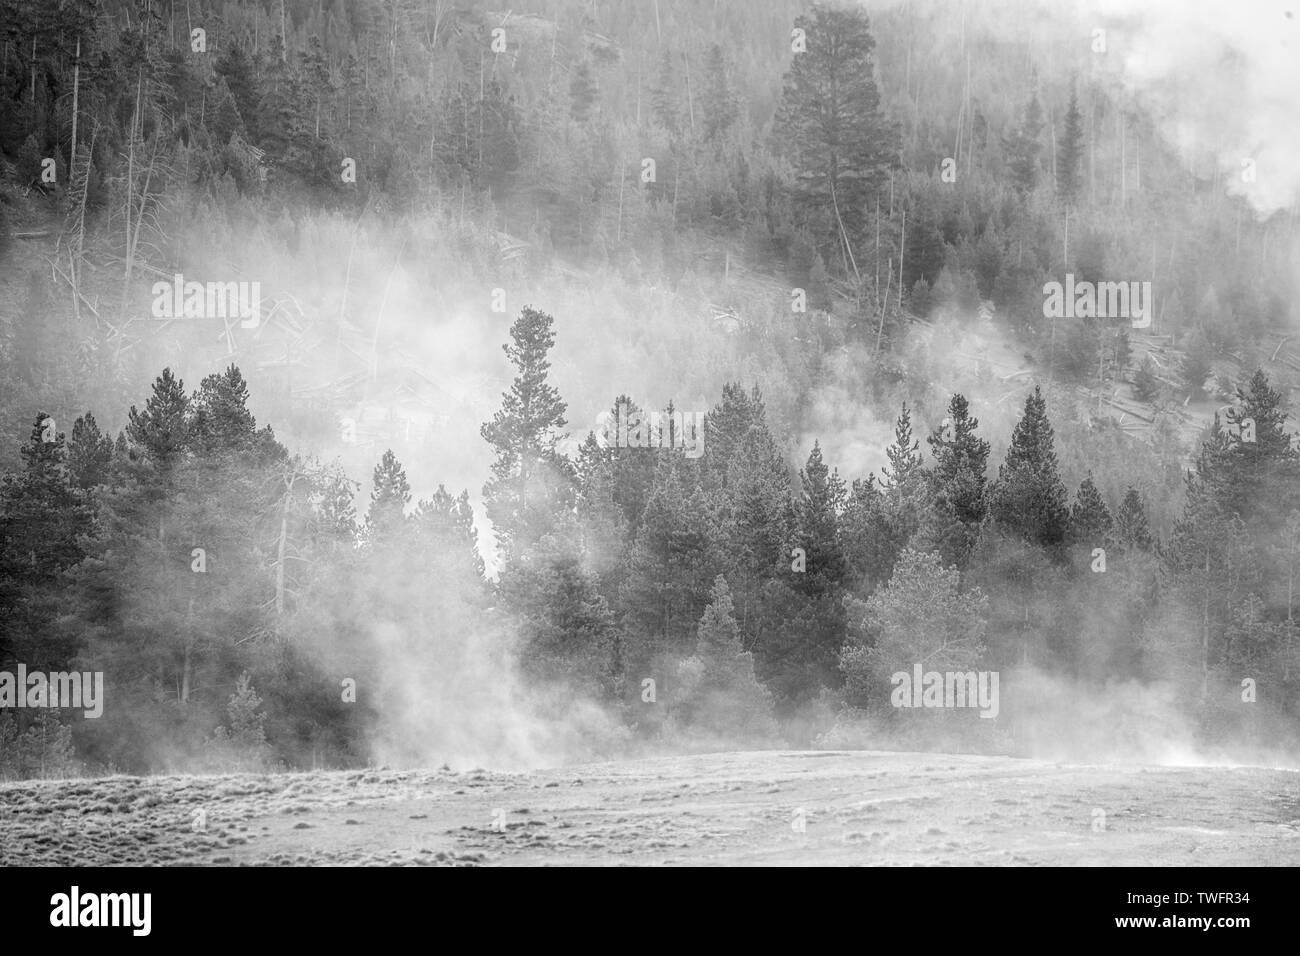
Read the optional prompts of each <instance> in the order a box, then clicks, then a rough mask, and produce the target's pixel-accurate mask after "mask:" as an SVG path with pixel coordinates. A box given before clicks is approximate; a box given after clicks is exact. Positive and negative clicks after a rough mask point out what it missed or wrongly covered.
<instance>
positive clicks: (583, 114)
mask: <svg viewBox="0 0 1300 956" xmlns="http://www.w3.org/2000/svg"><path fill="white" fill-rule="evenodd" d="M595 102H596V81H595V80H594V79H593V78H592V75H591V65H590V64H589V63H588V62H587V61H586V60H583V61H582V62H581V63H579V64H578V68H577V69H576V70H574V72H573V79H572V80H571V81H570V82H569V116H570V118H572V119H573V121H574V122H575V123H585V122H587V120H588V119H589V118H590V117H591V107H592V106H593V105H594V104H595Z"/></svg>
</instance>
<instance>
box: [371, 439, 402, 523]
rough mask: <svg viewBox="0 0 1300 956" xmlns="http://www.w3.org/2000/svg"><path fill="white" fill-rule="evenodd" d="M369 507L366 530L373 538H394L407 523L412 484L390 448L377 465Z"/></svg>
mask: <svg viewBox="0 0 1300 956" xmlns="http://www.w3.org/2000/svg"><path fill="white" fill-rule="evenodd" d="M373 484H374V487H373V488H372V489H371V491H370V508H369V509H368V510H367V511H366V533H367V535H368V536H369V538H370V540H372V541H384V540H391V539H392V538H393V537H394V536H395V535H396V534H397V533H398V532H399V531H400V530H401V529H402V527H403V526H404V525H405V523H406V506H407V504H409V503H410V501H411V485H410V482H408V481H407V480H406V471H405V470H404V469H403V468H402V465H401V463H400V462H398V460H397V458H396V457H395V456H394V455H393V451H392V449H391V448H390V449H389V450H388V451H385V452H384V457H383V458H382V459H381V460H380V462H379V464H378V465H376V466H375V473H374V482H373Z"/></svg>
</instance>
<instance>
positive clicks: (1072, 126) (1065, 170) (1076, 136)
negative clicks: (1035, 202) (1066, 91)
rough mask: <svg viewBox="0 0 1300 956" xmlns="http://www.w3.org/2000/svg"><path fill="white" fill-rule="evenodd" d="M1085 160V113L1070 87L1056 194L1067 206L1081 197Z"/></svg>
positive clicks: (1061, 142)
mask: <svg viewBox="0 0 1300 956" xmlns="http://www.w3.org/2000/svg"><path fill="white" fill-rule="evenodd" d="M1082 158H1083V113H1082V112H1081V111H1080V110H1079V93H1078V90H1077V89H1075V87H1074V86H1073V85H1072V86H1071V87H1070V105H1069V107H1068V108H1067V109H1066V111H1065V130H1064V132H1063V133H1062V134H1061V141H1060V144H1059V145H1058V147H1057V151H1056V194H1057V196H1059V197H1060V199H1061V201H1062V202H1063V203H1065V204H1066V205H1073V204H1074V201H1075V200H1076V199H1077V198H1078V196H1079V166H1080V162H1081V160H1082Z"/></svg>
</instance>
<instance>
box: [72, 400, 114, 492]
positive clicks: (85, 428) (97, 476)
mask: <svg viewBox="0 0 1300 956" xmlns="http://www.w3.org/2000/svg"><path fill="white" fill-rule="evenodd" d="M112 466H113V440H112V439H111V438H109V437H108V436H107V435H105V434H102V433H101V432H100V430H99V425H97V424H96V423H95V416H94V415H92V414H91V413H90V412H86V414H85V415H83V416H82V417H81V418H78V419H77V420H76V421H75V422H73V423H72V440H71V441H69V442H68V474H69V476H70V477H71V479H72V483H73V484H74V485H76V486H77V487H78V488H80V489H82V490H83V491H87V490H89V489H91V488H94V487H96V486H97V485H105V484H108V482H109V479H110V477H111V474H112Z"/></svg>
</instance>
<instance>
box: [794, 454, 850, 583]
mask: <svg viewBox="0 0 1300 956" xmlns="http://www.w3.org/2000/svg"><path fill="white" fill-rule="evenodd" d="M799 484H800V486H801V488H802V492H801V494H800V495H799V496H798V497H797V498H796V499H795V501H794V514H795V527H794V534H795V543H796V545H797V546H798V547H801V548H803V549H804V552H805V554H806V555H807V570H806V572H805V573H803V574H802V575H800V576H799V577H798V578H797V579H796V580H797V581H798V583H799V589H800V590H801V591H802V592H803V593H805V594H809V595H815V596H820V595H821V594H824V593H826V592H827V591H828V590H830V589H832V588H834V587H835V586H837V585H839V584H840V582H841V581H842V580H843V578H844V554H843V551H842V550H841V548H840V542H839V525H838V523H839V516H840V513H841V512H842V511H843V510H844V504H845V489H844V482H843V481H841V480H840V477H839V474H838V473H837V472H833V471H831V470H830V469H829V468H828V467H827V466H826V464H825V463H824V462H823V461H822V450H821V445H820V443H817V442H814V443H813V450H812V452H811V453H810V454H809V455H808V464H807V467H805V468H804V469H803V470H802V471H800V472H799Z"/></svg>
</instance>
